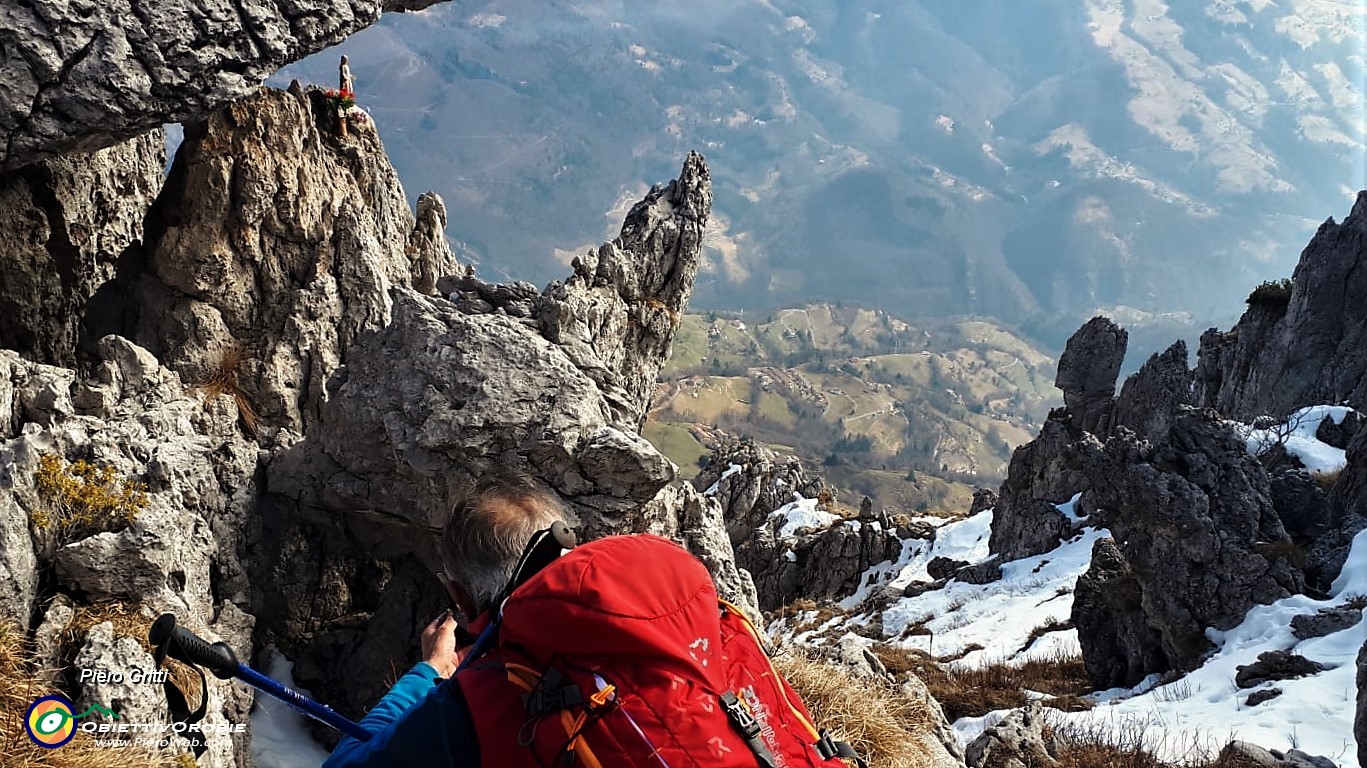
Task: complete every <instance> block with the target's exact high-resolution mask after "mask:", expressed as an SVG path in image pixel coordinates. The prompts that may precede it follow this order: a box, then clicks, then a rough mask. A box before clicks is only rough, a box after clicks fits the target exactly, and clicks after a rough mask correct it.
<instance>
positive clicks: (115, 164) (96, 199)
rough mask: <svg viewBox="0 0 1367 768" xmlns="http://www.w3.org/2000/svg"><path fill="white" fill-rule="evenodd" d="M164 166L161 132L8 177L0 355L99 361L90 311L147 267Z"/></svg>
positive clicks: (3, 192) (2, 219) (3, 194)
mask: <svg viewBox="0 0 1367 768" xmlns="http://www.w3.org/2000/svg"><path fill="white" fill-rule="evenodd" d="M3 13H4V12H3V11H0V14H3ZM165 165H166V150H165V147H164V140H163V136H162V132H161V130H160V129H158V130H154V131H151V132H149V133H147V134H145V135H143V136H142V137H140V138H138V139H135V140H133V141H129V142H126V143H123V144H119V145H117V146H113V147H110V148H108V149H103V150H100V151H98V152H91V153H80V154H74V155H68V156H65V157H58V158H54V159H52V160H47V161H44V162H40V163H35V164H33V165H30V166H27V167H24V168H21V169H19V170H14V171H9V172H6V173H4V174H0V238H3V240H2V241H0V253H3V254H4V255H3V257H2V258H0V285H4V291H2V292H0V348H4V349H11V350H14V351H16V352H19V353H20V354H22V355H23V356H24V357H25V358H27V359H30V360H33V361H36V362H41V363H47V364H50V365H60V366H64V367H68V368H69V367H73V366H74V365H75V364H76V361H77V357H78V352H83V353H84V357H86V358H87V359H89V358H90V357H92V353H93V344H94V342H96V341H98V337H95V338H84V339H83V338H82V337H83V331H82V327H81V326H82V318H84V317H85V316H86V305H87V303H88V302H90V300H91V299H92V297H94V296H95V295H96V293H97V292H98V291H99V290H100V288H101V287H102V286H104V285H106V284H107V283H109V281H111V280H112V279H113V278H114V277H115V274H116V273H117V271H118V270H119V269H120V267H121V266H122V268H123V269H124V270H125V271H127V270H128V269H129V268H130V267H131V266H132V265H136V264H137V263H138V262H139V261H140V257H141V245H142V237H143V226H142V225H143V218H144V217H145V216H146V215H147V210H148V208H149V207H150V206H151V204H152V200H153V199H154V198H155V197H156V195H157V192H158V191H159V190H160V189H161V183H162V169H163V168H164V167H165Z"/></svg>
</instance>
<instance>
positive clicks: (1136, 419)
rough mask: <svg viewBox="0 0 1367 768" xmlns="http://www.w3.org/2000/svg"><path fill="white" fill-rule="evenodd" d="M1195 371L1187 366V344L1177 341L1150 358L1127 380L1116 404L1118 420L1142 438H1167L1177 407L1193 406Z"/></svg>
mask: <svg viewBox="0 0 1367 768" xmlns="http://www.w3.org/2000/svg"><path fill="white" fill-rule="evenodd" d="M1193 376H1194V374H1193V372H1192V370H1191V369H1190V368H1188V367H1187V344H1186V342H1184V341H1178V342H1175V343H1174V344H1173V345H1172V346H1171V347H1168V348H1167V350H1165V351H1163V352H1161V353H1159V354H1156V355H1154V356H1152V357H1150V358H1149V359H1148V361H1147V362H1145V363H1144V365H1143V366H1141V367H1140V368H1139V370H1138V371H1136V372H1135V373H1134V374H1133V375H1132V376H1130V377H1129V378H1127V379H1126V380H1125V385H1124V386H1123V387H1121V389H1120V395H1119V397H1117V398H1116V403H1115V423H1116V424H1117V425H1121V426H1125V427H1128V428H1129V429H1130V431H1132V432H1134V433H1135V435H1137V436H1138V437H1139V438H1140V439H1142V440H1149V441H1152V442H1158V441H1161V440H1162V439H1163V438H1165V437H1167V434H1168V430H1169V429H1170V428H1171V427H1172V421H1173V419H1174V418H1176V416H1177V409H1178V408H1180V407H1181V406H1183V405H1192V404H1193V402H1192V393H1191V387H1192V381H1193Z"/></svg>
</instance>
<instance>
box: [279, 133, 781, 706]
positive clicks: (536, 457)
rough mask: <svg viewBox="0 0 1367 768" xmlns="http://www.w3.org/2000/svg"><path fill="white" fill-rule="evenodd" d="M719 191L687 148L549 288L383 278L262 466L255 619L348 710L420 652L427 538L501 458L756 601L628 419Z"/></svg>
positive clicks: (689, 278) (701, 510) (427, 584)
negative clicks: (338, 355)
mask: <svg viewBox="0 0 1367 768" xmlns="http://www.w3.org/2000/svg"><path fill="white" fill-rule="evenodd" d="M711 199H712V198H711V184H710V179H709V177H708V172H707V168H706V165H705V164H704V162H703V159H702V158H701V157H700V156H698V155H692V156H690V157H689V158H688V160H687V161H686V163H685V164H684V168H683V171H682V173H681V174H680V176H679V178H678V180H676V181H674V182H672V183H670V184H669V185H660V186H657V187H656V188H654V189H653V190H651V192H650V194H649V195H647V197H646V198H645V200H643V201H642V202H641V203H640V204H638V205H637V206H635V207H634V208H633V209H632V211H631V212H630V213H629V214H628V216H627V220H626V222H625V224H624V226H623V229H622V234H621V236H620V237H618V238H617V239H615V240H613V241H612V242H610V243H607V244H605V245H604V246H602V247H601V248H599V249H596V250H595V251H592V252H590V253H588V254H585V255H584V256H581V257H580V258H579V259H578V260H577V261H576V266H575V274H574V275H573V276H571V277H570V278H569V279H568V280H565V281H563V282H559V283H553V284H552V285H551V286H550V287H549V288H548V289H547V290H546V291H545V292H544V293H539V292H537V291H536V290H535V289H534V288H531V287H530V286H526V285H522V284H515V285H512V286H494V285H490V284H487V283H483V282H482V281H479V280H478V279H477V278H475V277H473V276H472V275H470V276H465V275H462V276H460V277H444V278H442V279H440V280H438V281H437V282H438V283H439V287H440V289H441V290H442V291H443V292H448V291H449V295H450V298H449V299H448V298H446V297H433V296H425V295H422V294H421V293H420V292H419V291H416V290H413V289H412V288H408V287H404V286H403V285H391V286H390V287H389V289H388V290H387V292H385V299H386V301H387V302H388V310H387V315H386V318H385V320H384V321H383V322H381V323H378V325H379V327H378V328H376V329H374V330H373V331H370V332H366V333H363V334H359V335H358V336H357V337H356V339H355V342H354V343H353V344H351V345H350V346H349V347H347V352H346V360H345V364H344V365H341V366H340V367H338V368H337V369H336V370H335V371H333V372H332V373H331V375H330V376H328V383H327V387H326V390H325V391H324V392H322V393H320V396H319V398H318V403H319V406H318V409H317V418H316V420H313V421H311V422H306V427H307V429H306V432H305V435H304V437H303V439H302V440H298V441H296V442H293V443H291V444H289V445H288V447H285V448H283V449H282V450H281V451H280V452H278V453H277V454H276V455H275V456H274V457H273V459H272V461H271V463H270V465H269V467H268V469H267V485H268V489H269V495H268V498H267V499H266V502H265V505H266V506H265V508H266V510H268V511H267V512H266V513H264V514H263V518H264V519H265V522H264V526H265V528H264V530H263V543H264V547H263V551H262V557H261V558H260V559H259V560H258V562H257V568H258V578H256V579H254V585H256V586H257V588H258V589H259V590H260V592H259V593H258V603H259V604H260V605H262V606H265V608H263V610H262V611H261V612H260V620H261V624H260V626H261V629H262V632H263V637H267V638H270V639H274V640H277V641H279V642H280V643H281V644H282V646H283V647H284V648H285V649H286V650H287V651H288V652H289V654H290V655H291V656H292V657H294V658H296V660H297V666H296V669H295V671H296V675H297V678H298V679H299V680H300V682H301V684H304V685H305V686H306V687H309V688H311V689H312V690H313V691H314V692H315V693H317V694H319V695H320V696H322V697H323V698H324V699H326V700H328V701H329V702H331V703H333V704H334V705H338V706H340V707H342V708H343V709H344V710H345V711H349V712H353V713H357V712H360V711H362V710H363V708H364V707H366V706H369V705H370V704H372V703H373V702H374V700H375V699H376V698H377V697H378V695H379V694H380V693H382V692H383V690H384V687H385V684H386V682H387V680H388V674H389V668H390V665H391V664H392V663H395V662H394V660H395V659H402V658H404V657H405V654H411V653H413V652H414V649H416V647H417V644H416V640H417V638H416V636H414V634H413V633H414V632H415V631H416V629H417V628H418V624H419V623H418V622H414V621H413V620H412V619H413V615H414V614H412V612H414V611H418V612H421V611H422V610H424V609H426V608H427V607H431V608H433V609H435V608H438V607H440V606H441V605H443V601H444V598H443V596H442V595H441V592H440V587H439V585H438V584H437V583H436V582H435V581H434V580H433V578H432V577H431V574H432V572H433V571H434V570H436V569H437V568H438V567H439V565H438V562H437V557H436V552H435V535H434V534H435V532H436V530H437V529H439V527H440V526H441V525H442V524H443V523H444V522H445V519H446V515H447V514H449V511H450V509H451V506H452V505H453V503H454V501H455V499H456V498H457V497H458V496H459V495H460V494H461V493H462V492H463V491H464V489H465V488H466V487H468V485H469V483H470V482H471V481H472V480H473V479H475V478H477V477H478V476H479V475H480V474H482V473H483V472H485V471H486V470H488V469H491V468H494V467H515V468H518V469H521V470H524V471H526V472H528V473H530V474H532V475H534V476H535V477H537V478H539V479H540V480H542V481H544V482H545V483H546V484H547V485H548V486H549V487H551V488H552V489H553V490H555V491H556V492H557V493H558V494H559V495H560V496H561V497H562V498H564V499H565V500H566V501H567V502H569V504H570V507H571V510H572V512H573V519H572V520H570V521H569V522H570V523H571V524H573V525H575V526H576V527H577V528H578V530H579V533H580V535H581V537H582V538H583V539H592V538H597V537H600V536H605V535H610V534H616V533H626V532H639V531H649V532H653V533H659V534H661V535H665V536H669V537H672V538H674V539H676V540H678V541H681V542H683V543H684V544H685V545H687V546H689V547H690V549H691V550H692V551H694V552H695V553H696V554H698V555H699V557H700V558H702V559H703V561H704V562H705V563H706V564H707V565H708V566H709V568H710V569H711V570H712V572H713V574H714V576H715V578H716V580H717V583H718V587H719V589H720V590H721V591H722V593H723V594H724V595H725V596H726V597H727V598H729V599H732V600H735V601H737V602H739V603H741V604H742V605H747V606H753V605H754V603H755V596H754V591H753V589H754V588H753V586H752V584H751V582H750V580H749V578H748V577H747V576H746V575H745V574H744V573H743V572H741V571H739V570H737V568H736V565H735V562H734V559H733V556H732V554H731V548H730V544H729V541H728V540H727V537H726V532H725V528H724V527H723V522H722V510H721V507H720V505H719V504H717V503H716V501H714V500H712V499H710V498H707V497H705V496H704V495H703V494H702V493H700V492H699V491H697V490H696V489H695V488H694V487H692V486H691V485H688V484H687V483H684V482H683V481H681V480H679V479H677V477H676V468H675V467H674V465H673V464H672V463H671V462H669V461H668V459H666V458H665V457H664V456H663V455H662V454H660V453H659V452H658V451H657V450H656V449H655V448H654V447H653V446H651V445H650V444H649V443H648V442H646V441H645V440H644V439H642V438H641V437H640V436H639V435H638V434H637V431H636V430H637V425H638V424H639V420H640V418H641V417H642V415H643V414H644V413H645V410H646V408H647V407H648V399H649V397H650V394H651V388H650V387H647V386H644V382H647V381H649V382H653V381H654V379H655V377H656V375H657V374H658V371H659V368H660V366H662V365H663V363H664V361H665V359H666V358H667V356H668V351H669V346H670V343H671V341H672V338H673V334H674V332H675V330H676V327H677V326H676V322H677V317H678V316H679V313H681V312H682V311H683V309H684V306H685V304H686V302H687V300H688V297H689V294H690V292H691V290H692V285H693V278H694V276H695V275H696V270H697V260H698V259H699V258H700V256H701V233H702V229H703V227H704V226H705V224H706V221H707V216H708V213H709V210H710V206H711ZM368 226H372V227H373V226H375V224H374V223H371V224H369V225H368ZM368 290H372V291H378V289H377V288H375V287H374V286H373V285H371V286H370V287H369V288H368ZM396 611H398V612H399V613H395V612H396ZM344 668H345V669H346V674H345V675H342V674H341V670H342V669H344Z"/></svg>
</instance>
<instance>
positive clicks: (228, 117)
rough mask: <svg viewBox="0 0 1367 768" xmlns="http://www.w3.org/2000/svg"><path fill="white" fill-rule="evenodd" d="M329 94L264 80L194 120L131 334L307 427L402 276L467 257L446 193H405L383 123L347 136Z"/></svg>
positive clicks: (189, 374) (430, 285)
mask: <svg viewBox="0 0 1367 768" xmlns="http://www.w3.org/2000/svg"><path fill="white" fill-rule="evenodd" d="M333 114H334V112H333V110H332V108H331V107H330V106H328V105H327V104H326V102H325V99H324V97H323V96H322V94H320V93H319V92H317V91H305V90H303V89H302V88H299V87H298V86H297V84H296V85H295V86H292V87H291V89H290V90H289V91H278V90H272V89H263V90H261V91H260V92H258V93H256V94H254V95H253V96H251V97H250V98H247V99H244V100H242V101H240V102H238V103H235V104H233V105H231V106H229V107H227V108H225V109H222V110H219V111H218V112H215V113H214V114H213V115H212V116H210V117H209V118H208V120H207V121H205V122H202V123H196V124H191V125H187V126H186V129H185V139H184V141H183V143H182V144H181V147H180V150H179V151H178V152H177V153H176V160H175V163H174V164H173V165H172V167H171V172H170V175H169V177H168V178H167V182H166V189H165V192H164V193H163V194H162V196H161V198H160V199H159V200H158V201H157V204H156V205H155V206H154V207H153V209H152V211H151V213H150V215H149V218H148V231H147V239H146V248H147V251H148V255H147V264H146V268H145V273H144V274H143V275H142V276H141V278H140V279H139V280H138V281H137V283H136V285H135V286H134V287H133V288H132V289H131V290H130V291H129V293H130V295H128V296H126V297H125V298H124V301H125V302H126V303H129V304H132V305H134V306H136V307H137V308H138V312H139V314H138V317H137V320H136V324H135V326H134V327H133V328H131V329H130V328H122V327H120V328H113V329H110V330H115V331H119V332H125V333H127V332H132V333H134V334H135V336H136V338H137V339H138V340H139V341H140V342H141V343H142V344H143V345H144V346H146V347H147V348H148V349H149V350H151V351H152V352H153V353H154V354H155V355H157V357H158V358H159V359H161V360H162V361H163V362H165V363H166V364H167V365H168V366H170V367H171V368H174V369H175V370H176V371H178V372H179V373H180V374H181V375H182V376H184V377H185V378H186V380H187V381H190V382H194V383H202V382H206V381H210V380H214V379H224V378H231V379H232V380H233V381H234V382H235V386H236V387H237V388H238V389H240V391H241V392H242V394H243V396H244V398H245V401H246V402H247V403H249V404H250V406H251V407H252V409H253V410H254V412H255V415H256V417H257V419H258V420H259V422H260V424H261V425H262V426H263V427H265V428H268V429H269V428H274V427H280V428H286V429H289V430H291V431H293V432H296V433H297V432H302V431H303V430H305V429H306V428H308V427H309V426H310V425H311V424H312V423H313V421H314V420H316V418H317V414H318V408H319V406H320V404H321V402H322V400H323V399H324V398H325V397H326V396H327V394H326V389H327V388H326V383H327V379H328V377H329V376H330V375H331V374H332V372H333V371H334V370H336V369H337V368H338V367H339V366H341V365H343V364H344V363H345V362H346V361H347V350H348V349H349V348H350V347H351V346H352V345H353V344H355V343H356V340H357V338H358V337H359V336H360V335H361V334H362V333H363V332H365V331H373V330H377V329H379V328H381V327H383V326H385V325H387V324H388V323H389V321H390V308H391V298H390V295H389V288H390V287H391V286H414V285H416V286H418V287H419V289H420V290H424V291H427V292H432V291H434V290H435V283H436V277H435V276H436V275H437V274H449V273H451V272H454V271H455V269H456V263H455V260H454V258H453V257H452V255H451V251H450V247H449V245H447V243H446V239H445V237H444V236H442V235H441V226H442V225H443V224H444V222H445V218H446V212H445V208H444V206H442V204H441V201H440V199H439V198H437V197H435V196H432V195H426V196H423V197H422V198H420V202H419V214H420V215H419V217H418V219H417V220H416V221H415V219H414V216H413V213H412V212H411V211H410V209H409V207H408V202H407V200H406V199H405V197H404V192H403V187H402V186H401V185H400V184H399V179H398V176H397V174H395V172H394V169H393V167H392V166H391V165H390V163H389V159H388V158H387V157H386V156H385V153H384V147H383V145H382V144H381V142H380V139H379V135H378V134H377V133H376V131H375V129H374V127H373V123H365V124H358V125H354V126H352V129H351V130H350V131H349V133H348V136H347V137H346V138H341V137H339V136H337V135H335V134H334V133H333V127H332V125H333V119H334V118H333Z"/></svg>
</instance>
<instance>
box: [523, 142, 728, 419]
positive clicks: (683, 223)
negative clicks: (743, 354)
mask: <svg viewBox="0 0 1367 768" xmlns="http://www.w3.org/2000/svg"><path fill="white" fill-rule="evenodd" d="M711 211H712V179H711V176H710V174H709V172H708V170H707V165H706V164H705V163H704V162H703V160H702V156H701V155H698V154H691V155H690V156H689V158H688V160H687V161H685V163H684V167H683V170H682V171H680V173H679V178H678V180H677V181H674V182H671V183H670V184H669V185H668V186H665V185H658V184H657V185H656V186H655V187H654V188H652V189H651V190H650V192H649V193H648V194H647V195H646V197H645V199H644V200H642V201H640V202H639V203H637V204H636V205H635V206H634V207H633V208H632V209H631V211H630V212H629V213H628V214H627V218H626V222H625V223H624V224H623V225H622V232H621V234H620V235H618V236H617V238H616V239H614V240H613V241H612V242H609V243H604V244H603V246H602V247H601V248H598V249H597V250H590V251H589V252H587V253H585V254H582V255H580V256H578V257H576V258H575V260H574V262H573V265H574V274H573V275H571V276H570V277H569V279H567V280H564V281H562V282H556V283H552V284H551V285H550V286H549V287H547V289H546V292H545V295H544V298H545V303H544V305H543V306H542V308H541V313H540V315H539V317H538V320H539V322H540V326H541V332H542V334H543V335H544V336H545V337H546V338H547V339H548V340H550V341H551V342H552V343H554V344H557V345H559V346H560V347H561V348H562V349H563V350H564V351H565V354H566V355H568V356H569V358H570V360H571V361H573V362H574V364H575V365H576V366H577V367H579V368H580V369H581V370H583V371H584V372H585V373H586V374H588V376H589V377H590V378H592V379H593V380H594V382H595V383H596V384H597V385H598V388H599V389H601V390H602V392H603V394H604V396H605V397H606V398H607V402H608V405H609V407H610V408H611V409H612V416H613V418H614V420H616V421H618V422H620V423H622V424H626V425H628V426H630V427H631V428H632V429H633V431H638V430H640V428H641V426H642V425H643V424H644V423H645V418H646V410H647V408H648V407H649V405H650V396H651V394H652V393H653V392H654V390H655V379H656V376H658V375H659V373H660V368H661V367H662V366H663V365H664V362H665V360H667V359H668V358H669V345H670V343H671V342H672V341H673V339H674V332H675V331H677V330H678V328H679V322H680V318H681V315H680V313H681V312H682V311H683V309H684V307H686V306H687V305H688V299H689V297H690V296H691V295H692V294H693V283H694V280H696V278H697V276H698V266H699V264H700V263H701V262H700V260H699V258H698V256H697V255H698V254H699V253H701V252H702V238H703V231H704V230H705V228H706V226H707V219H708V216H709V215H710V214H711Z"/></svg>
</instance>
